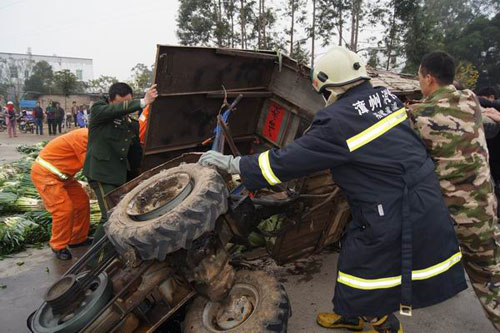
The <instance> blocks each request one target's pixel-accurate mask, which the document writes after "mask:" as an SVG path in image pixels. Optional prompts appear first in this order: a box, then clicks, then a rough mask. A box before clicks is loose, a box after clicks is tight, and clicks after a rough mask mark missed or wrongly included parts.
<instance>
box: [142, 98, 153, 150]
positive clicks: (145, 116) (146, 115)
mask: <svg viewBox="0 0 500 333" xmlns="http://www.w3.org/2000/svg"><path fill="white" fill-rule="evenodd" d="M150 107H151V104H149V105H148V106H146V107H145V108H144V110H142V113H141V116H140V117H139V141H140V142H141V146H144V144H145V142H146V127H148V120H149V108H150Z"/></svg>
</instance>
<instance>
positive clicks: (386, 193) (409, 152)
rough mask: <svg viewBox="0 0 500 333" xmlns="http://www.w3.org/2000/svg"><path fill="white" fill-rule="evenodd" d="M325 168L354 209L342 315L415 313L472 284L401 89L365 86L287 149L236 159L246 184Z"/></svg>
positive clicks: (342, 266) (340, 279)
mask: <svg viewBox="0 0 500 333" xmlns="http://www.w3.org/2000/svg"><path fill="white" fill-rule="evenodd" d="M325 169H330V170H331V173H332V177H333V180H334V181H335V182H336V183H337V184H338V185H339V186H340V187H341V188H342V190H343V193H344V196H345V197H346V199H347V201H348V203H349V206H350V209H351V213H352V221H351V223H350V225H349V226H348V230H347V232H346V235H345V237H344V239H343V243H342V249H341V252H340V256H339V261H338V276H337V284H336V287H335V296H334V306H335V312H336V313H338V314H342V315H349V316H360V315H364V316H382V315H385V314H388V313H392V312H394V311H396V310H398V309H403V310H405V311H406V312H409V311H411V307H413V308H419V307H425V306H429V305H432V304H435V303H439V302H442V301H444V300H446V299H448V298H450V297H452V296H453V295H455V294H457V293H458V292H460V291H462V290H464V289H466V288H467V286H466V283H465V278H464V273H463V267H462V263H461V253H460V251H459V247H458V243H457V239H456V236H455V233H454V230H453V225H452V221H451V218H450V215H449V212H448V210H447V208H446V206H445V204H444V201H443V198H442V195H441V191H440V187H439V183H438V180H437V178H436V175H435V173H434V164H433V162H432V160H431V159H430V158H429V157H428V155H427V152H426V149H425V147H424V144H423V143H422V141H421V140H420V139H419V138H418V136H417V135H416V134H415V133H414V132H413V130H412V129H411V127H410V125H409V121H408V119H407V114H406V110H405V108H404V106H403V104H402V103H401V101H400V100H399V99H398V98H397V97H396V96H395V95H393V94H392V93H391V92H389V91H388V90H387V89H385V88H373V87H372V86H371V84H370V83H369V82H366V83H363V84H362V85H359V86H357V87H355V88H353V89H350V90H349V91H347V92H346V93H345V94H344V95H343V96H342V97H341V98H340V99H339V100H338V101H337V102H336V103H334V104H332V105H330V106H328V107H326V108H325V109H323V110H321V111H319V112H318V113H317V114H316V117H315V118H314V120H313V122H312V124H311V127H310V129H309V130H308V131H307V132H306V134H304V135H303V136H302V137H300V138H298V139H297V140H295V141H294V142H292V143H291V144H290V145H288V146H286V147H284V148H282V149H279V150H278V149H273V150H269V151H266V152H263V153H261V154H256V155H250V156H244V157H242V159H241V161H240V171H241V176H242V178H243V180H244V185H245V186H246V187H247V188H248V189H250V190H254V189H258V188H261V187H265V186H268V185H275V184H277V183H280V182H284V181H288V180H290V179H293V178H298V177H303V176H306V175H308V174H310V173H312V172H315V171H320V170H325ZM401 305H402V306H401Z"/></svg>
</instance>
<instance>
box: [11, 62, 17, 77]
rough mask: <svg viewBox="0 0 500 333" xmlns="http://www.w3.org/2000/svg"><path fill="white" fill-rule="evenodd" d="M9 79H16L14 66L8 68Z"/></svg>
mask: <svg viewBox="0 0 500 333" xmlns="http://www.w3.org/2000/svg"><path fill="white" fill-rule="evenodd" d="M10 77H11V78H13V79H17V67H16V66H14V65H12V66H10Z"/></svg>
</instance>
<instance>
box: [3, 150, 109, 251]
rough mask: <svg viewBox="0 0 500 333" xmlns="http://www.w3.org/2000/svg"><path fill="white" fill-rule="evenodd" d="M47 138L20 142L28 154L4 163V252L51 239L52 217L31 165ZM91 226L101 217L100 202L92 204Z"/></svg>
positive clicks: (39, 243)
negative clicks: (36, 142) (39, 192)
mask: <svg viewBox="0 0 500 333" xmlns="http://www.w3.org/2000/svg"><path fill="white" fill-rule="evenodd" d="M46 144H47V141H44V142H41V143H38V144H36V145H20V146H18V147H17V151H19V152H20V153H22V154H23V155H24V156H23V157H22V158H21V159H20V160H19V161H15V162H12V163H9V164H4V165H0V187H1V189H0V256H3V255H7V254H11V253H15V252H19V251H21V250H23V249H24V248H26V247H27V246H40V245H41V244H42V243H44V242H46V241H48V240H49V239H50V232H51V223H52V217H51V215H50V214H49V213H48V212H47V211H46V210H45V208H44V206H43V203H42V200H41V199H40V195H39V194H38V191H37V190H36V188H35V186H34V185H33V183H32V182H31V176H30V172H31V166H32V164H33V162H34V161H35V159H36V157H37V156H38V154H39V153H40V150H42V148H43V147H44V146H45V145H46ZM90 214H91V215H90V222H91V230H92V229H94V228H95V226H96V224H97V223H98V222H99V220H100V218H101V214H100V212H99V206H98V205H97V202H95V201H91V204H90Z"/></svg>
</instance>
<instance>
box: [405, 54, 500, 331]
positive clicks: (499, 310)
mask: <svg viewBox="0 0 500 333" xmlns="http://www.w3.org/2000/svg"><path fill="white" fill-rule="evenodd" d="M454 75H455V61H454V59H453V58H452V57H451V56H450V55H449V54H447V53H445V52H434V53H430V54H428V55H426V56H425V57H424V58H423V59H422V63H421V64H420V68H419V72H418V76H419V81H420V87H421V89H422V94H423V95H424V99H423V101H422V103H420V104H415V105H413V106H412V107H411V109H410V116H411V119H412V124H413V127H414V129H415V130H416V131H417V132H418V133H419V134H420V136H421V138H422V139H423V141H424V142H425V145H426V146H427V150H428V151H429V154H430V155H431V157H432V158H433V160H434V162H435V164H436V173H437V175H438V178H439V181H440V185H441V191H442V193H443V196H444V200H445V203H446V205H447V206H448V209H449V211H450V213H451V215H452V217H453V219H454V221H455V231H456V233H457V236H458V240H459V243H460V247H461V250H462V253H463V259H464V266H465V270H466V271H467V274H468V275H469V278H470V281H471V284H472V287H473V288H474V291H475V292H476V295H477V297H478V298H479V301H480V302H481V305H482V306H483V308H484V310H485V312H486V315H487V317H488V318H489V319H490V321H491V322H492V323H493V325H494V326H495V328H496V329H497V330H499V331H500V264H499V263H500V248H499V245H498V240H499V239H500V237H499V236H500V233H499V229H498V226H497V217H496V208H497V200H496V198H495V194H494V190H493V189H494V186H493V181H492V178H491V174H490V168H489V164H488V148H487V146H486V139H485V135H484V130H483V126H482V116H481V107H480V106H479V103H478V101H477V98H476V96H475V95H474V93H473V92H472V91H470V90H462V91H459V90H457V89H455V87H454V86H453V85H452V83H453V78H454Z"/></svg>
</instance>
